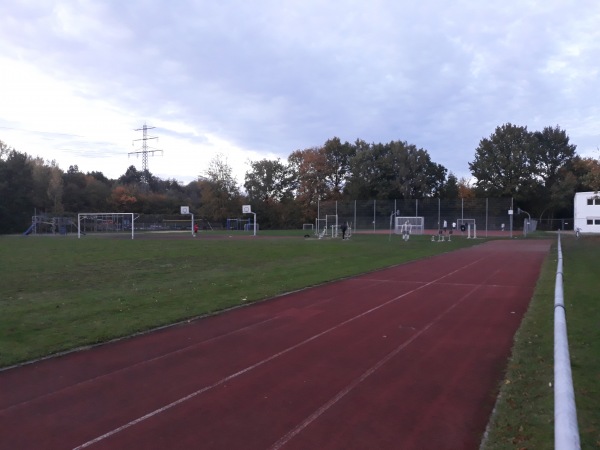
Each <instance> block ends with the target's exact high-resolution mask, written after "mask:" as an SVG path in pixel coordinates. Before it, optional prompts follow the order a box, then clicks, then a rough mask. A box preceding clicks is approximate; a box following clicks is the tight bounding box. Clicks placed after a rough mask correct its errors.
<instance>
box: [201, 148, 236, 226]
mask: <svg viewBox="0 0 600 450" xmlns="http://www.w3.org/2000/svg"><path fill="white" fill-rule="evenodd" d="M198 183H199V184H200V192H201V213H202V214H203V216H204V217H205V218H209V219H212V220H215V221H225V219H227V218H231V217H237V216H238V215H239V214H240V211H241V193H240V188H239V187H238V184H237V181H236V179H235V177H234V176H233V169H232V168H231V166H230V165H229V164H228V162H227V159H226V158H225V157H224V156H223V155H217V156H215V157H214V158H213V159H212V160H211V161H210V163H209V165H208V168H207V169H206V172H205V175H204V177H200V178H199V179H198Z"/></svg>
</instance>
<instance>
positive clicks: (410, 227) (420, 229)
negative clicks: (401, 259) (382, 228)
mask: <svg viewBox="0 0 600 450" xmlns="http://www.w3.org/2000/svg"><path fill="white" fill-rule="evenodd" d="M405 231H408V232H409V233H410V234H424V233H425V217H423V216H396V221H395V225H394V234H403V233H404V232H405Z"/></svg>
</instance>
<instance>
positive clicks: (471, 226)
mask: <svg viewBox="0 0 600 450" xmlns="http://www.w3.org/2000/svg"><path fill="white" fill-rule="evenodd" d="M456 226H457V228H458V229H459V230H460V231H461V232H462V233H465V232H466V233H467V238H471V237H473V238H476V237H477V223H476V222H475V219H456Z"/></svg>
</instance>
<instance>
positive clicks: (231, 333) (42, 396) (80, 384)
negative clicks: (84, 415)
mask: <svg viewBox="0 0 600 450" xmlns="http://www.w3.org/2000/svg"><path fill="white" fill-rule="evenodd" d="M278 318H280V316H274V317H270V318H268V319H265V320H261V321H260V322H256V323H252V324H250V325H246V326H245V327H242V328H239V329H237V330H233V331H229V332H227V333H225V334H220V335H218V336H213V337H211V338H208V339H205V340H203V341H200V342H194V343H193V344H190V345H186V346H185V347H181V348H178V349H177V350H173V351H170V352H167V353H164V354H162V355H160V356H155V357H154V358H150V359H145V360H143V361H140V362H137V363H135V364H132V365H129V366H125V367H122V368H120V369H116V370H113V371H111V372H107V373H103V374H102V375H97V376H95V377H92V378H88V379H87V380H84V381H80V382H78V383H75V384H71V385H69V386H66V387H63V388H61V389H58V390H56V391H52V392H49V393H47V394H43V395H40V396H38V397H35V398H32V399H30V400H27V401H25V402H20V403H15V404H14V405H10V406H7V407H6V408H3V409H2V410H1V411H2V412H4V411H10V410H11V409H14V408H18V407H22V406H25V405H28V404H30V403H33V402H37V401H39V400H41V399H44V398H47V397H51V396H53V395H57V394H60V393H61V392H63V391H66V390H69V389H72V388H75V387H80V386H84V385H86V384H89V383H93V382H96V381H98V380H101V379H102V378H105V377H109V376H112V375H115V374H118V373H120V372H125V371H127V370H130V369H132V368H134V367H137V366H141V365H144V364H148V363H151V362H155V361H159V360H161V359H164V358H167V357H169V356H173V355H176V354H178V353H182V352H184V351H186V350H190V349H192V348H194V347H199V346H201V345H204V344H206V343H208V342H211V341H216V340H217V339H221V338H224V337H227V336H231V335H234V334H236V333H240V332H242V331H246V330H249V329H251V328H254V327H256V326H259V325H263V324H265V323H267V322H270V321H272V320H275V319H278Z"/></svg>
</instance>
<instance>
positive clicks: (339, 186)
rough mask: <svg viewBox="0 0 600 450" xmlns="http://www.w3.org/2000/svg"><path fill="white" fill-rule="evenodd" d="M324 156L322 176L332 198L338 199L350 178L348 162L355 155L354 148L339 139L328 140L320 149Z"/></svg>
mask: <svg viewBox="0 0 600 450" xmlns="http://www.w3.org/2000/svg"><path fill="white" fill-rule="evenodd" d="M320 152H322V153H323V154H324V156H325V167H324V168H323V175H324V177H325V181H326V182H327V184H328V187H329V191H330V192H331V195H332V196H333V197H334V198H340V197H341V195H342V191H343V189H344V185H345V184H346V182H347V181H348V178H349V176H350V161H351V159H352V157H353V156H354V155H355V154H356V149H355V147H354V146H352V145H351V144H349V143H348V142H344V143H342V141H341V140H340V138H338V137H334V138H333V139H328V140H327V141H326V142H325V144H324V145H323V147H322V148H321V149H320Z"/></svg>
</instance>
